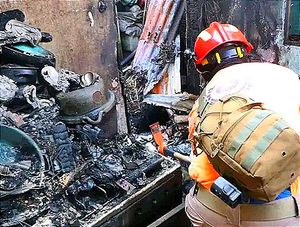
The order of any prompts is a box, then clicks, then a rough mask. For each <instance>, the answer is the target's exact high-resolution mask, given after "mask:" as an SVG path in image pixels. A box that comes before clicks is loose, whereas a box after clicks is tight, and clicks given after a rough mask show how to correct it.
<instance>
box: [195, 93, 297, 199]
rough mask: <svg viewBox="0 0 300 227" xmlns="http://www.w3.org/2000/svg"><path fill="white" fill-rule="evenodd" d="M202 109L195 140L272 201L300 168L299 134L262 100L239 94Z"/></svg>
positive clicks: (225, 172) (251, 191)
mask: <svg viewBox="0 0 300 227" xmlns="http://www.w3.org/2000/svg"><path fill="white" fill-rule="evenodd" d="M199 109H200V110H199V111H201V112H202V116H201V117H200V116H198V119H197V120H198V121H197V122H198V123H197V124H196V132H195V135H194V141H195V146H198V147H200V149H202V150H203V151H204V152H205V153H206V154H207V155H208V157H209V159H210V161H211V163H212V164H213V166H214V168H215V169H216V171H217V172H218V173H219V174H220V175H221V176H224V177H225V178H228V179H234V180H235V181H236V182H235V183H236V185H237V186H240V187H242V188H243V189H244V190H246V193H247V194H248V195H249V196H250V197H252V198H256V199H259V200H263V201H272V200H274V199H275V198H276V197H277V196H278V195H279V194H280V193H281V192H282V191H283V190H284V189H286V188H288V187H289V186H290V185H291V184H292V182H293V181H294V180H295V179H296V178H297V176H298V175H299V174H300V140H299V136H298V134H297V133H296V132H295V130H293V129H292V128H291V127H290V126H289V125H288V124H287V123H286V122H285V121H284V120H283V119H282V118H281V117H280V116H279V115H278V114H276V113H274V112H272V111H270V110H267V109H265V108H264V107H263V104H262V103H257V102H253V101H252V100H250V99H248V98H245V97H242V96H239V95H234V96H230V97H226V98H224V99H222V100H219V101H217V102H215V103H213V104H212V105H210V106H207V107H206V109H205V110H203V108H202V109H201V107H199Z"/></svg>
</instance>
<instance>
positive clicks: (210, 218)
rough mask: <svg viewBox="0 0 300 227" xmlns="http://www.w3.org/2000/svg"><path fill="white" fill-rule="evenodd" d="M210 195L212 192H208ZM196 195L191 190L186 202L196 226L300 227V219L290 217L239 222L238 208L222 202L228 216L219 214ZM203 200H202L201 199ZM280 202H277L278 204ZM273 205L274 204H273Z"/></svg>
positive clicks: (187, 210) (190, 217)
mask: <svg viewBox="0 0 300 227" xmlns="http://www.w3.org/2000/svg"><path fill="white" fill-rule="evenodd" d="M208 193H210V192H208ZM193 194H194V188H192V189H191V191H190V193H189V194H188V195H187V196H186V200H185V211H186V214H187V216H188V217H189V219H190V221H191V222H192V224H193V225H194V226H199V227H205V226H216V227H219V226H220V227H229V226H231V227H232V226H244V227H246V226H247V227H250V226H261V227H262V226H266V227H269V226H274V227H275V226H282V227H283V226H284V227H287V226H288V227H297V226H300V217H299V216H297V217H288V218H283V219H279V220H272V221H253V220H252V221H243V220H237V219H238V218H237V217H239V216H238V215H237V210H238V209H239V208H238V207H239V206H238V207H237V208H235V209H232V208H230V207H229V206H227V205H226V204H225V203H224V205H223V204H222V203H223V202H222V201H221V203H220V205H221V206H224V208H225V209H226V216H225V215H222V214H219V213H217V212H216V211H214V210H212V209H210V208H209V207H208V206H206V205H205V204H203V203H201V201H199V199H198V198H197V195H193ZM200 200H201V198H200ZM278 201H280V200H276V201H275V203H277V202H278ZM297 202H298V204H300V199H299V198H297ZM272 203H273V202H272Z"/></svg>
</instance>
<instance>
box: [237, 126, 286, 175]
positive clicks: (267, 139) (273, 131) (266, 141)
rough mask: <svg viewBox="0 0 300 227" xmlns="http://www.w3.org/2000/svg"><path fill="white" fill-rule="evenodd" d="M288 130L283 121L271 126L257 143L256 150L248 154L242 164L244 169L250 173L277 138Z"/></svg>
mask: <svg viewBox="0 0 300 227" xmlns="http://www.w3.org/2000/svg"><path fill="white" fill-rule="evenodd" d="M286 128H289V125H288V124H287V123H285V122H284V121H281V120H278V121H277V122H276V124H275V125H273V126H271V127H270V128H269V129H268V131H267V132H266V133H265V134H264V135H263V136H262V137H261V138H260V140H258V141H257V144H256V145H255V146H254V148H253V149H252V150H251V151H250V152H249V153H248V155H247V156H246V158H245V159H244V161H243V162H242V163H241V165H242V167H244V168H245V169H247V170H248V171H250V169H251V167H252V166H253V165H254V164H255V162H256V161H257V160H258V159H259V158H260V157H261V156H262V155H263V154H264V152H265V151H266V150H267V148H268V147H269V146H270V145H271V143H272V142H273V141H274V140H275V139H276V137H277V136H278V135H279V134H280V133H281V132H282V131H283V130H284V129H286Z"/></svg>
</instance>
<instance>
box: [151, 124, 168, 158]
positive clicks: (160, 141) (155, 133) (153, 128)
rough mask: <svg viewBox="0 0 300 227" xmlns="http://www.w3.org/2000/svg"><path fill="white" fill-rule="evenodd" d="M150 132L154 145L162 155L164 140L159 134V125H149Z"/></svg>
mask: <svg viewBox="0 0 300 227" xmlns="http://www.w3.org/2000/svg"><path fill="white" fill-rule="evenodd" d="M150 130H151V133H152V135H153V138H154V141H155V143H156V144H157V145H158V151H159V153H161V154H162V155H164V149H165V145H164V138H163V135H162V133H161V129H160V125H159V123H158V122H156V123H154V124H152V125H150Z"/></svg>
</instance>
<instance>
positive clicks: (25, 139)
mask: <svg viewBox="0 0 300 227" xmlns="http://www.w3.org/2000/svg"><path fill="white" fill-rule="evenodd" d="M44 168H45V163H44V160H43V156H42V152H41V150H40V148H39V147H38V145H37V144H36V143H35V142H34V141H33V140H32V139H31V138H30V137H29V136H28V135H27V134H25V133H24V132H22V131H21V130H19V129H16V128H12V127H8V126H5V125H0V175H1V182H0V198H3V197H6V196H9V195H16V194H21V193H24V192H26V191H29V190H31V189H32V188H35V187H37V186H38V185H39V184H40V182H41V181H42V178H43V172H44ZM25 176H26V177H25ZM30 176H31V178H29V177H30ZM27 178H29V179H27Z"/></svg>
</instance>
